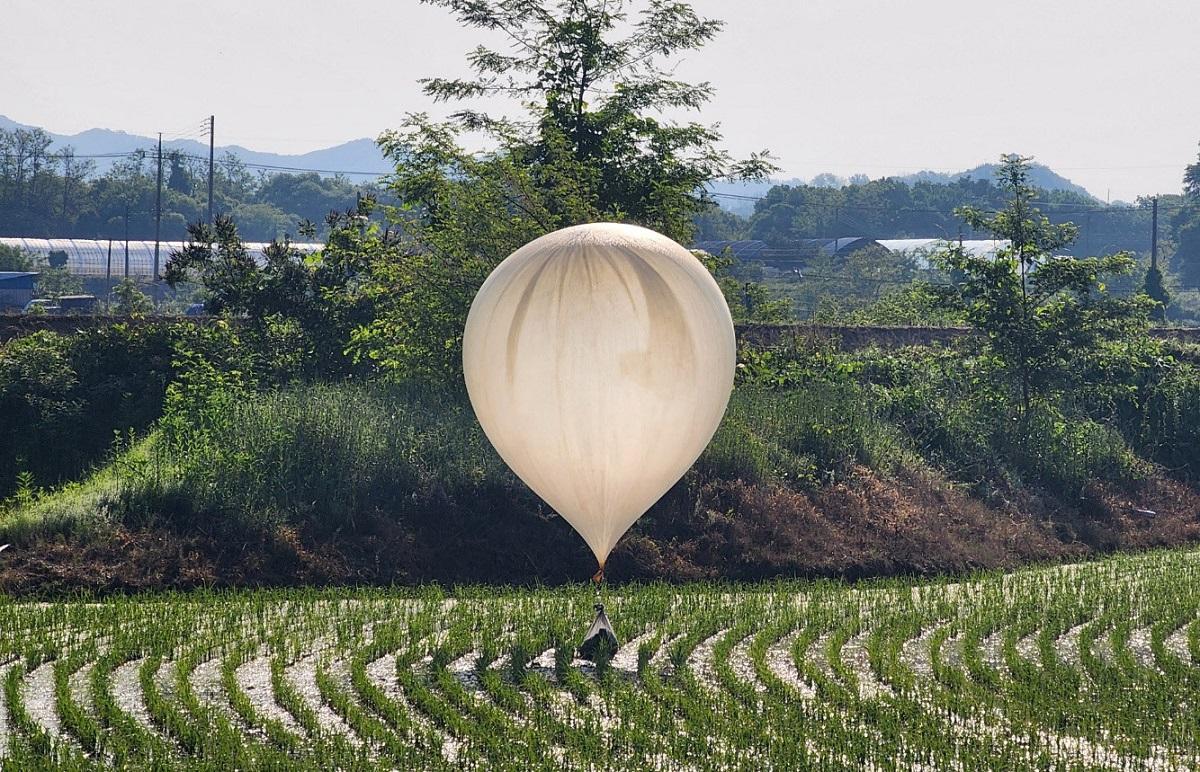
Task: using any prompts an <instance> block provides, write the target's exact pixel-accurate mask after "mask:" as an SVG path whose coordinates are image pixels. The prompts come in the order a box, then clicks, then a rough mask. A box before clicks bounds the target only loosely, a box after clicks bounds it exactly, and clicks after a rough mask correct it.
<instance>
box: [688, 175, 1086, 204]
mask: <svg viewBox="0 0 1200 772" xmlns="http://www.w3.org/2000/svg"><path fill="white" fill-rule="evenodd" d="M998 168H999V165H998V164H993V163H987V164H980V165H979V166H976V167H975V168H974V169H967V170H966V171H962V172H953V173H948V172H930V171H923V172H917V173H916V174H906V175H903V176H899V177H897V178H896V179H899V180H902V181H903V182H905V183H907V184H909V185H912V184H914V183H917V182H932V183H937V184H943V185H944V184H946V183H950V182H954V181H955V180H958V179H961V178H963V177H966V178H968V179H972V180H988V181H994V180H995V179H996V170H997V169H998ZM852 179H854V180H859V179H861V180H865V179H866V176H865V175H855V176H854V178H852ZM1029 181H1030V182H1032V183H1033V184H1034V185H1036V186H1037V187H1039V188H1042V189H1043V190H1067V191H1071V192H1073V193H1078V194H1080V195H1084V196H1088V197H1089V198H1093V199H1094V198H1095V196H1093V195H1092V194H1091V193H1089V192H1088V191H1087V190H1086V189H1085V188H1083V186H1081V185H1076V184H1075V183H1074V182H1071V181H1070V180H1069V179H1067V178H1066V177H1063V176H1062V175H1061V174H1058V173H1057V172H1055V171H1054V170H1053V169H1051V168H1050V167H1048V166H1043V165H1042V164H1032V165H1031V166H1030V167H1029ZM848 182H850V180H848V179H847V178H845V177H839V176H837V175H835V174H818V175H817V176H816V177H813V178H812V179H811V180H809V181H807V183H806V182H805V180H802V179H800V178H798V177H793V178H791V179H787V180H767V181H766V182H714V183H712V184H710V185H709V190H711V191H712V192H713V194H714V195H715V196H716V199H717V203H719V204H720V205H721V208H722V209H725V210H728V211H730V212H733V213H735V214H740V215H742V216H743V217H746V216H749V215H750V214H753V212H754V199H756V198H761V197H762V196H764V195H766V193H767V191H769V190H770V189H771V188H773V187H775V186H776V185H804V184H808V185H815V186H817V187H823V188H829V187H842V186H844V185H846V184H848Z"/></svg>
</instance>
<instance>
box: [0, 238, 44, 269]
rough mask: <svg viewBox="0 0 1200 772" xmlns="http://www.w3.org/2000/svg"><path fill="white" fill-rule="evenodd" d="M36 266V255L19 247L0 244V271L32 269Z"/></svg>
mask: <svg viewBox="0 0 1200 772" xmlns="http://www.w3.org/2000/svg"><path fill="white" fill-rule="evenodd" d="M36 266H37V256H36V255H33V254H30V253H29V252H26V251H25V250H24V249H21V248H20V247H10V246H9V245H7V244H0V271H32V270H34V269H35V267H36Z"/></svg>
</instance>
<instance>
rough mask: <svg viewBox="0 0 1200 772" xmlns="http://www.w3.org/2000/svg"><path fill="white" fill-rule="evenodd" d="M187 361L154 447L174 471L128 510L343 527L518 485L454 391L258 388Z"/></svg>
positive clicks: (153, 481)
mask: <svg viewBox="0 0 1200 772" xmlns="http://www.w3.org/2000/svg"><path fill="white" fill-rule="evenodd" d="M180 367H181V370H182V372H181V376H180V378H179V380H178V381H177V382H176V383H174V384H172V385H171V386H170V387H169V389H168V395H167V409H166V411H165V414H164V417H163V420H162V423H161V429H162V433H161V438H160V441H159V442H158V443H156V445H155V448H154V452H155V453H156V454H157V455H156V457H155V458H154V459H153V465H154V467H155V468H156V469H161V470H170V471H169V472H167V473H165V474H163V475H162V476H159V477H155V478H143V479H141V480H133V481H131V483H130V490H131V491H132V493H131V494H130V496H129V497H128V499H127V504H126V506H127V507H128V510H129V514H128V516H131V517H135V518H140V517H149V516H160V517H166V518H175V519H176V520H177V521H178V523H179V524H180V525H185V524H186V525H190V526H191V527H195V528H200V529H203V530H255V529H261V528H269V527H271V526H273V525H278V524H281V523H300V522H310V523H315V524H318V525H319V527H321V528H324V529H329V530H336V529H339V528H344V527H350V528H353V527H354V524H355V522H356V520H357V519H360V518H372V517H376V516H378V515H382V516H384V517H386V518H391V519H400V518H402V517H403V516H404V514H405V512H406V511H409V510H411V509H412V508H413V507H414V506H419V505H421V504H422V503H423V502H424V501H426V500H427V499H430V498H435V499H436V498H439V497H443V498H444V497H450V498H454V497H457V496H460V495H461V496H470V495H471V492H472V491H475V490H477V489H479V488H480V487H487V486H499V487H506V488H507V487H512V486H513V485H514V479H513V478H512V476H511V473H509V472H508V470H507V468H506V467H505V466H504V465H503V463H502V462H500V460H499V458H498V457H496V456H495V454H494V452H492V451H491V447H490V446H489V445H488V444H487V440H486V439H485V438H484V437H483V435H482V432H480V431H479V429H478V426H477V424H476V423H475V421H474V419H473V417H472V415H471V413H470V408H469V407H468V406H467V405H466V404H465V401H464V400H463V399H462V398H461V396H458V395H454V394H453V393H441V392H431V391H429V390H428V389H425V388H412V387H406V386H387V385H372V384H358V385H350V384H345V385H338V386H332V385H311V386H305V387H295V388H291V389H287V390H282V391H273V392H269V393H265V394H251V392H250V388H251V386H250V384H248V383H246V381H245V380H244V374H241V373H238V372H237V371H229V370H223V369H221V368H218V367H215V366H214V365H213V363H212V362H211V361H209V360H206V359H203V358H199V357H190V358H189V359H188V360H187V361H185V362H182V363H180ZM218 515H219V517H214V516H218Z"/></svg>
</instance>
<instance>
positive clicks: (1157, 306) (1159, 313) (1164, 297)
mask: <svg viewBox="0 0 1200 772" xmlns="http://www.w3.org/2000/svg"><path fill="white" fill-rule="evenodd" d="M1142 292H1144V293H1145V295H1146V297H1148V298H1150V300H1152V301H1154V308H1153V310H1151V311H1150V318H1151V319H1153V320H1154V321H1156V322H1163V321H1166V319H1167V306H1168V305H1169V304H1170V302H1171V294H1170V293H1169V292H1167V287H1166V285H1165V283H1164V281H1163V273H1162V271H1161V270H1159V268H1158V266H1157V265H1155V266H1151V267H1150V268H1149V269H1147V271H1146V281H1145V284H1143V286H1142Z"/></svg>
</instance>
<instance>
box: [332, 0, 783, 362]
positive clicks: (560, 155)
mask: <svg viewBox="0 0 1200 772" xmlns="http://www.w3.org/2000/svg"><path fill="white" fill-rule="evenodd" d="M424 1H425V2H427V3H429V4H431V5H436V6H439V7H442V8H446V9H447V10H449V11H450V12H452V13H453V14H454V15H455V16H457V17H458V19H459V21H460V22H461V23H462V24H463V25H464V26H467V27H472V28H477V29H482V30H486V31H489V32H497V33H500V34H502V35H504V36H505V37H507V38H508V40H509V41H510V42H511V43H512V46H511V48H510V49H508V50H505V51H498V50H493V49H489V48H487V47H484V46H480V47H478V48H476V49H475V50H474V51H473V52H471V53H470V54H469V55H468V62H469V64H470V66H471V68H472V69H473V71H474V75H473V77H470V78H465V79H461V78H454V79H446V78H431V79H427V80H424V81H422V83H423V85H424V89H425V92H426V93H427V94H429V95H430V96H432V97H434V98H435V99H437V100H439V101H457V100H470V99H476V98H479V97H484V96H506V97H511V98H513V99H517V100H520V102H521V103H522V104H523V105H524V106H525V108H526V114H525V119H524V120H521V121H514V120H507V119H501V118H496V117H493V116H491V115H488V114H486V113H484V112H480V111H478V110H475V109H472V108H469V107H467V108H464V109H462V110H460V111H458V112H457V113H455V114H454V115H453V117H452V119H451V120H450V121H449V122H446V123H435V122H432V121H430V120H429V119H428V118H426V117H425V116H421V115H416V116H411V117H410V119H409V120H408V121H407V122H406V124H405V125H404V126H403V127H402V128H401V130H399V131H394V132H388V133H386V134H385V135H384V136H383V137H382V138H381V140H380V144H381V146H382V147H383V149H384V152H385V153H386V154H387V155H388V156H389V157H390V158H392V159H393V160H395V162H396V163H397V169H396V174H395V175H394V177H393V178H392V180H391V188H392V190H393V191H394V192H395V193H396V195H397V197H398V198H399V199H400V200H401V201H402V202H403V207H402V208H400V209H394V210H392V213H391V214H392V217H393V219H395V220H397V221H399V224H400V226H401V228H400V230H399V232H398V233H393V234H392V235H391V236H390V237H386V236H387V234H379V235H380V236H384V237H381V238H376V240H375V242H374V244H375V246H377V247H378V248H380V249H381V250H382V251H381V252H380V254H378V255H377V256H376V258H375V259H373V260H371V261H370V275H369V276H368V277H365V281H364V291H366V292H367V293H368V294H370V295H371V296H372V297H373V298H375V299H376V304H377V305H376V307H377V309H378V311H379V314H380V315H379V316H378V318H376V319H375V320H374V321H373V322H372V323H371V324H370V325H368V326H366V327H364V328H363V329H360V330H358V331H357V332H356V334H355V336H354V338H353V340H352V347H353V348H354V350H355V351H356V353H357V354H358V355H359V356H361V357H369V358H371V359H374V360H376V361H379V362H381V363H384V364H386V365H388V366H390V367H393V368H396V369H399V370H402V371H404V372H405V373H407V374H409V375H430V376H435V377H439V378H440V377H444V376H450V377H454V378H457V375H458V373H459V371H460V367H461V364H460V358H459V354H458V352H459V350H460V349H459V347H460V345H461V342H460V340H459V338H460V336H461V332H462V324H463V321H464V319H465V317H466V313H467V309H468V308H469V306H470V302H471V298H472V297H473V296H474V293H475V290H476V289H477V288H478V287H479V285H480V284H481V283H482V281H483V279H484V278H485V277H486V276H487V274H488V273H489V272H490V271H491V269H492V268H493V267H494V266H495V265H496V264H497V263H498V262H499V261H500V260H502V259H503V258H505V257H507V256H508V254H509V253H511V252H512V251H514V250H515V249H517V248H518V247H520V246H522V245H523V244H525V243H527V242H528V241H530V240H531V239H532V238H535V237H537V236H539V235H542V234H544V233H547V232H549V231H552V230H555V229H557V228H560V227H563V226H566V225H574V224H578V223H583V222H596V221H604V220H616V221H624V222H635V223H639V224H642V225H645V226H647V227H651V228H654V229H656V230H658V231H660V232H662V233H665V234H666V235H668V236H671V237H672V238H675V239H676V240H680V241H687V240H689V238H690V236H691V233H692V229H693V227H694V226H693V218H694V216H695V215H696V214H697V213H700V212H703V211H704V210H705V209H706V208H707V207H708V206H709V205H710V203H711V201H710V198H709V196H708V194H707V192H706V190H705V183H707V182H709V181H711V180H713V179H717V178H721V177H733V178H739V179H743V178H756V177H761V176H762V175H763V174H764V173H766V172H767V171H768V170H769V169H771V168H772V167H770V165H769V163H768V162H767V161H766V159H765V154H764V155H755V156H752V157H751V158H750V159H748V160H746V161H742V162H735V161H733V160H732V159H731V158H730V157H729V156H728V155H727V154H726V153H724V152H723V151H721V150H719V149H718V148H717V146H716V143H717V142H718V141H719V139H720V137H719V134H718V133H717V132H716V130H715V129H713V128H712V127H707V126H703V125H700V124H697V123H685V124H675V123H671V122H669V121H666V120H664V119H663V118H662V117H661V115H659V113H661V112H662V111H664V110H673V109H698V108H699V107H700V106H701V105H703V104H704V103H705V102H706V101H707V100H708V99H709V97H710V96H711V94H712V89H711V87H710V86H709V85H708V84H698V85H692V84H687V83H683V82H680V81H677V80H674V79H672V78H671V77H670V76H669V74H668V72H667V71H666V70H665V69H664V67H663V66H662V65H661V64H660V62H663V61H669V62H671V63H674V60H675V59H676V58H678V56H679V55H680V54H682V53H686V52H689V51H693V50H696V49H698V48H700V47H701V46H703V45H704V44H705V43H707V42H708V41H709V40H711V39H712V37H713V36H714V35H715V34H716V33H717V32H718V31H719V30H720V28H721V23H720V22H717V21H712V20H708V19H703V18H700V17H699V16H697V15H696V13H695V12H694V11H693V10H692V8H691V7H690V6H689V5H687V4H686V3H678V2H664V1H663V0H650V1H649V2H648V4H647V5H646V6H645V8H643V9H642V10H641V11H640V12H638V13H636V14H631V13H630V11H629V8H630V6H631V5H632V3H630V2H629V1H628V0H558V1H557V2H553V3H547V2H544V1H542V2H539V1H536V0H424ZM464 131H474V132H482V133H483V134H484V135H485V136H487V137H489V138H490V140H491V143H492V144H493V147H491V148H490V149H489V151H488V152H487V153H483V154H472V153H468V152H466V151H464V150H463V149H462V148H461V147H460V145H459V137H460V135H461V133H462V132H464Z"/></svg>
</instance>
